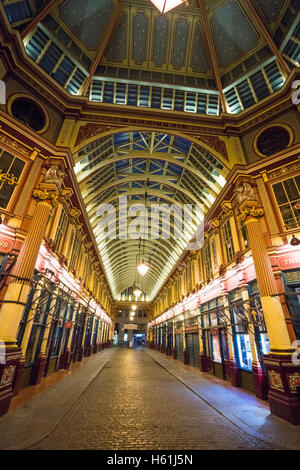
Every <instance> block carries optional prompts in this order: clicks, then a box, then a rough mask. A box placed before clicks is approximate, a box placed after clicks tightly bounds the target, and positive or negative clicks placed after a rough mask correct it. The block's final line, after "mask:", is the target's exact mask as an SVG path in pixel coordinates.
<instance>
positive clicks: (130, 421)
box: [31, 348, 273, 450]
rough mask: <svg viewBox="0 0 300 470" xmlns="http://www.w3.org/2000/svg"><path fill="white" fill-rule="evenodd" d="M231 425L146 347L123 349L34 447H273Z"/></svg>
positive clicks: (115, 448) (114, 448)
mask: <svg viewBox="0 0 300 470" xmlns="http://www.w3.org/2000/svg"><path fill="white" fill-rule="evenodd" d="M272 448H273V447H272V445H271V444H268V443H266V442H263V441H261V440H258V439H256V438H254V437H252V436H250V435H248V434H247V433H245V432H243V431H242V430H240V429H239V428H237V427H235V426H234V425H233V424H231V423H230V422H229V421H228V420H227V419H226V418H224V417H222V416H221V415H220V414H218V413H217V412H216V411H215V410H214V409H212V408H211V407H210V406H209V405H207V404H206V403H204V402H203V401H202V400H201V399H200V398H199V397H197V396H196V395H195V394H194V393H193V392H192V391H190V390H189V389H188V388H186V387H185V385H183V384H182V383H180V382H179V381H178V380H176V379H175V378H174V377H172V376H171V375H170V374H169V373H168V372H167V371H166V370H164V369H163V368H161V367H160V366H159V365H158V364H157V363H156V362H154V361H153V360H152V359H151V357H149V356H148V355H147V354H146V353H144V352H143V351H142V350H131V349H123V348H119V349H118V350H117V351H116V353H115V354H114V355H113V356H112V358H111V360H110V362H108V364H107V365H106V366H105V367H104V369H103V370H102V371H101V372H100V374H99V375H98V377H97V378H96V379H95V380H94V381H93V383H92V384H91V385H90V386H89V387H88V389H87V390H86V392H85V393H84V395H83V396H82V397H81V398H80V400H79V401H78V402H77V404H76V405H75V406H74V407H73V408H72V409H71V410H70V412H69V413H67V415H66V416H65V417H64V418H63V419H62V421H61V422H60V423H59V424H58V426H57V427H56V428H55V429H54V430H53V431H52V432H51V433H50V434H49V435H48V436H47V437H46V438H45V439H43V440H42V441H40V442H39V443H37V444H35V445H34V446H32V447H31V449H113V450H120V449H130V450H135V449H272Z"/></svg>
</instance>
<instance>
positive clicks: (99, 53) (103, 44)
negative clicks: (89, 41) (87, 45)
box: [81, 0, 125, 96]
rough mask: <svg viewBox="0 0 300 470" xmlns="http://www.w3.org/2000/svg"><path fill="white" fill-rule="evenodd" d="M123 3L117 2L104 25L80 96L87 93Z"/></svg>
mask: <svg viewBox="0 0 300 470" xmlns="http://www.w3.org/2000/svg"><path fill="white" fill-rule="evenodd" d="M124 3H125V0H119V1H118V2H117V6H116V7H115V9H114V11H113V13H112V15H111V17H110V18H109V20H108V23H107V24H106V27H105V29H104V32H103V34H102V36H101V39H100V43H99V47H98V49H97V52H96V57H95V59H94V62H93V63H92V67H91V70H90V74H89V76H88V77H87V78H86V79H85V81H84V83H83V85H82V89H81V94H82V95H83V96H84V95H85V94H86V92H87V90H88V88H89V86H90V84H91V81H92V79H93V76H94V73H95V72H96V70H97V67H98V65H99V63H100V60H101V58H102V56H103V54H104V52H105V49H106V46H107V45H108V43H109V41H110V39H111V35H112V32H113V31H114V29H115V27H116V25H117V24H118V22H119V20H120V18H121V14H122V10H123V6H124Z"/></svg>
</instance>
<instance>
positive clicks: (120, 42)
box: [106, 15, 127, 62]
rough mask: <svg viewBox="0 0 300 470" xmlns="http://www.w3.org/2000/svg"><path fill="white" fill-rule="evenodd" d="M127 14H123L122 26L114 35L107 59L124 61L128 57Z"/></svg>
mask: <svg viewBox="0 0 300 470" xmlns="http://www.w3.org/2000/svg"><path fill="white" fill-rule="evenodd" d="M126 30H127V16H126V15H123V17H122V19H121V23H120V26H119V28H118V30H117V32H116V35H115V36H114V37H113V39H112V41H111V43H110V45H109V47H108V50H107V53H106V57H107V59H109V60H111V61H113V62H123V60H125V59H126V43H127V31H126Z"/></svg>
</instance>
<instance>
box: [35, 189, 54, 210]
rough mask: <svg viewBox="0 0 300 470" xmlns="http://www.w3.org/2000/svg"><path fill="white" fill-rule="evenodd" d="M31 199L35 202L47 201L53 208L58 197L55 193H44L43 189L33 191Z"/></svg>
mask: <svg viewBox="0 0 300 470" xmlns="http://www.w3.org/2000/svg"><path fill="white" fill-rule="evenodd" d="M32 197H33V198H34V199H36V200H37V201H47V200H49V201H50V202H51V204H52V206H53V207H57V206H58V196H57V194H56V192H55V191H46V190H45V189H44V190H42V189H35V190H34V191H33V195H32Z"/></svg>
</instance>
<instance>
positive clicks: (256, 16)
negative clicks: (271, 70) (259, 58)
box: [240, 0, 290, 78]
mask: <svg viewBox="0 0 300 470" xmlns="http://www.w3.org/2000/svg"><path fill="white" fill-rule="evenodd" d="M240 3H242V2H241V1H240ZM244 3H245V5H247V8H248V10H249V12H250V13H251V15H252V17H253V20H254V24H255V25H257V28H258V29H259V30H260V32H261V34H262V35H263V37H264V39H265V41H266V43H267V44H268V46H269V48H270V49H271V51H272V52H273V54H274V56H275V57H276V59H277V61H278V63H279V65H280V67H281V69H282V72H283V73H284V75H285V78H286V77H287V76H288V75H289V74H290V69H289V66H288V65H287V63H286V61H285V60H284V58H283V57H282V55H281V54H280V52H279V50H278V49H277V46H276V45H275V43H274V41H273V39H272V37H271V35H270V33H269V31H268V30H267V28H266V26H265V24H264V22H263V21H262V19H261V17H260V16H259V14H258V13H257V10H256V9H255V6H254V5H253V1H252V0H244ZM241 6H243V5H241Z"/></svg>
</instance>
